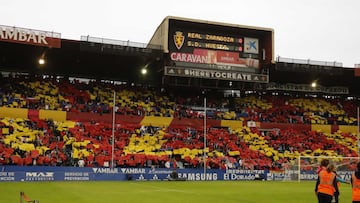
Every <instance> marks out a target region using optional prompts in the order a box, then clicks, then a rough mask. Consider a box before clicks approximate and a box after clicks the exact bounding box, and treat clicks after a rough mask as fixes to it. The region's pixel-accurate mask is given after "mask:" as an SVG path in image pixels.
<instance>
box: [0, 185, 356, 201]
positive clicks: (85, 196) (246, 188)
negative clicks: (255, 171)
mask: <svg viewBox="0 0 360 203" xmlns="http://www.w3.org/2000/svg"><path fill="white" fill-rule="evenodd" d="M314 186H315V182H314V181H311V182H273V181H200V182H196V181H180V182H168V181H144V182H140V181H128V182H126V181H121V182H117V181H92V182H1V183H0V202H1V203H18V202H20V191H23V192H25V194H26V195H27V196H28V197H30V198H31V199H37V200H39V202H40V203H115V202H116V203H163V202H164V203H165V202H166V203H232V202H233V203H282V202H283V203H309V202H314V203H315V202H317V199H316V196H315V194H314ZM340 192H341V195H340V203H342V202H351V186H350V185H346V184H342V185H341V187H340Z"/></svg>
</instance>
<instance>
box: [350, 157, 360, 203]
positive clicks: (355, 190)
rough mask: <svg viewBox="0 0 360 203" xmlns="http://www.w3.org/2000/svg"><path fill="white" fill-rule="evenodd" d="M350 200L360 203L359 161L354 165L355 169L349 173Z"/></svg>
mask: <svg viewBox="0 0 360 203" xmlns="http://www.w3.org/2000/svg"><path fill="white" fill-rule="evenodd" d="M351 186H352V202H353V203H360V162H359V163H358V164H357V165H356V171H355V172H354V173H353V174H352V175H351Z"/></svg>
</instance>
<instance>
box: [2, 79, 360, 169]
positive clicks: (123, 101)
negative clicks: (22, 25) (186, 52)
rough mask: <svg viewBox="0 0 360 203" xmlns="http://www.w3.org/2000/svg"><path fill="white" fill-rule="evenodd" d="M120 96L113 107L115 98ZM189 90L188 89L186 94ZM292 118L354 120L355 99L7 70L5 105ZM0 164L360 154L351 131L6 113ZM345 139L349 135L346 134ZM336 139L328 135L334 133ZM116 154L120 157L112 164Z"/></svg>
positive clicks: (266, 164) (161, 163) (233, 161)
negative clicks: (230, 92)
mask: <svg viewBox="0 0 360 203" xmlns="http://www.w3.org/2000/svg"><path fill="white" fill-rule="evenodd" d="M114 92H115V93H116V94H115V97H116V99H115V107H114V106H113V105H114V99H113V98H114ZM184 95H186V96H184ZM205 96H206V97H207V99H208V102H207V110H208V111H207V112H206V113H207V114H206V115H207V117H208V118H209V119H221V120H242V121H258V122H271V123H289V124H341V125H355V124H356V123H357V119H356V118H355V112H356V110H355V109H356V104H355V103H353V102H348V101H346V100H344V99H343V100H341V99H339V98H335V99H332V100H326V99H324V98H321V97H316V98H315V97H310V98H307V97H295V98H294V97H290V96H289V95H272V93H268V94H264V93H258V92H257V93H256V92H255V93H252V94H244V95H243V97H240V98H237V97H224V96H222V95H221V93H219V92H215V93H214V92H212V93H206V92H201V94H197V93H196V92H192V91H190V90H189V91H187V92H186V93H183V94H182V93H181V91H178V92H177V91H174V90H172V89H163V88H162V89H156V88H151V87H144V86H137V85H133V84H116V83H114V82H106V81H96V80H87V81H86V82H84V81H82V80H79V79H71V80H70V79H69V78H65V77H51V76H36V75H27V74H9V75H7V76H1V80H0V107H10V108H27V109H37V110H40V109H45V110H61V111H67V112H79V113H81V112H92V113H95V114H109V113H112V111H113V109H115V111H116V113H117V114H120V115H132V116H161V117H174V118H179V119H181V118H190V119H198V118H203V116H204V112H203V108H202V105H203V98H204V97H205ZM0 119H2V120H1V121H0V129H1V134H0V140H1V142H0V164H3V165H6V164H15V165H51V166H80V167H84V166H87V167H92V166H93V167H94V166H96V167H108V166H110V165H112V164H114V165H115V166H117V167H174V166H176V167H179V168H182V167H186V168H199V167H203V166H204V164H205V163H206V166H207V167H209V168H220V169H228V168H241V169H275V170H277V169H281V168H282V167H283V164H288V163H290V162H292V161H293V160H294V159H295V158H296V157H297V156H298V155H299V154H302V155H315V156H318V155H326V156H331V155H335V156H337V155H339V156H357V153H356V150H355V149H354V148H353V147H352V145H353V142H355V140H354V139H355V138H354V136H352V135H350V134H339V135H336V138H334V136H335V135H328V134H326V133H321V132H315V131H299V130H295V129H282V130H280V131H261V130H260V129H257V128H248V127H239V128H238V129H230V128H221V127H219V126H209V127H208V129H206V132H207V138H206V143H205V144H206V147H207V150H206V156H203V155H204V152H203V149H204V140H205V138H204V129H203V128H202V127H200V126H198V127H189V126H170V127H167V128H159V127H154V126H139V125H134V124H126V123H123V124H121V125H120V124H118V125H116V126H115V134H114V139H115V140H114V149H115V150H114V153H115V154H114V159H112V156H113V155H112V143H113V140H112V139H113V138H112V126H111V124H110V123H105V122H74V121H68V122H64V123H62V122H56V121H52V120H40V119H39V118H31V119H17V118H13V119H9V118H0ZM345 137H346V138H348V139H342V138H345ZM330 138H331V139H330ZM112 161H114V163H112Z"/></svg>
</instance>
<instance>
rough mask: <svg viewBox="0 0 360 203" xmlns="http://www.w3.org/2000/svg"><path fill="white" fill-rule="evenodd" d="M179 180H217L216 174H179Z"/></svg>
mask: <svg viewBox="0 0 360 203" xmlns="http://www.w3.org/2000/svg"><path fill="white" fill-rule="evenodd" d="M179 178H185V179H187V180H217V179H218V174H217V173H207V174H206V175H205V174H204V173H179Z"/></svg>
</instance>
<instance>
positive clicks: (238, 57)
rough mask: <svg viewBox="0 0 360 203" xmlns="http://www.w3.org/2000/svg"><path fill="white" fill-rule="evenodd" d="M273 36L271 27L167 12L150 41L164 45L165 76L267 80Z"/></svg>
mask: <svg viewBox="0 0 360 203" xmlns="http://www.w3.org/2000/svg"><path fill="white" fill-rule="evenodd" d="M273 38H274V32H273V30H272V29H270V28H259V27H251V26H242V25H234V24H226V23H219V22H210V21H204V20H196V19H187V18H181V17H173V16H168V17H166V18H165V19H164V20H163V22H162V23H161V24H160V26H159V27H158V28H157V29H156V31H155V33H154V35H153V37H152V38H151V40H150V43H149V44H154V45H160V46H162V47H163V51H164V54H165V55H164V56H165V57H164V59H165V67H164V69H163V70H164V75H165V78H179V77H186V78H190V80H191V79H192V78H197V79H199V81H206V80H208V79H210V80H211V79H214V80H216V81H219V80H228V81H246V82H259V83H267V82H268V80H269V76H268V75H267V74H262V73H263V71H262V70H263V68H265V67H268V66H269V65H271V64H273V62H274V60H273V59H274V56H273V53H274V52H273V47H274V46H273ZM167 76H169V77H167ZM194 81H195V80H194ZM187 84H190V83H187Z"/></svg>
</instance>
